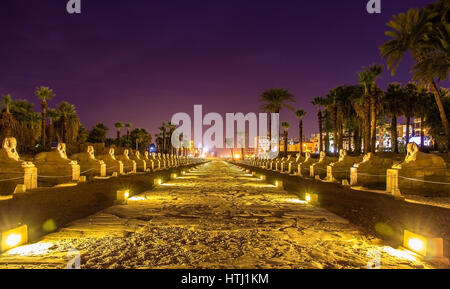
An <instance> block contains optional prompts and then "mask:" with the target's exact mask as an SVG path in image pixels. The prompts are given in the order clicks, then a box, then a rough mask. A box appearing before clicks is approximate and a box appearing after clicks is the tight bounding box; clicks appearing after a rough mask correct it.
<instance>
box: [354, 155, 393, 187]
mask: <svg viewBox="0 0 450 289" xmlns="http://www.w3.org/2000/svg"><path fill="white" fill-rule="evenodd" d="M393 163H394V161H393V160H392V159H389V158H381V157H379V156H377V155H375V154H373V153H367V154H365V155H364V157H363V160H362V162H360V163H356V164H354V165H353V167H352V168H350V185H352V186H354V185H361V186H365V187H369V188H374V189H378V188H380V189H381V188H386V171H387V170H388V169H389V168H390V167H392V164H393Z"/></svg>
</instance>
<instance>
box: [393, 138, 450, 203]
mask: <svg viewBox="0 0 450 289" xmlns="http://www.w3.org/2000/svg"><path fill="white" fill-rule="evenodd" d="M406 150H407V154H406V157H405V159H404V161H403V162H401V163H399V164H396V165H394V166H392V169H388V170H387V178H386V189H387V191H389V192H398V191H402V192H408V193H414V192H419V193H421V194H423V193H424V192H426V193H428V194H433V195H436V196H438V195H441V194H442V195H443V196H447V192H448V185H445V184H446V183H450V171H449V169H448V168H447V163H446V162H445V160H444V159H443V158H441V157H439V156H437V155H433V154H426V153H422V152H420V151H419V146H418V145H417V144H416V143H409V144H408V145H407V146H406ZM439 183H443V184H444V185H442V184H439Z"/></svg>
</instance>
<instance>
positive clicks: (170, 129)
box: [168, 121, 177, 154]
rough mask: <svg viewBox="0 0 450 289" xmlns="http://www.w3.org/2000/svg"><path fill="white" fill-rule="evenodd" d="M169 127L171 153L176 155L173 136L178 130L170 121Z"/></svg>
mask: <svg viewBox="0 0 450 289" xmlns="http://www.w3.org/2000/svg"><path fill="white" fill-rule="evenodd" d="M168 126H169V141H168V142H169V152H170V153H171V154H174V147H173V145H172V135H173V133H174V132H175V130H176V129H177V126H176V125H174V124H172V123H171V122H170V121H169V123H168Z"/></svg>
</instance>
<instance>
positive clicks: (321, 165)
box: [309, 152, 338, 178]
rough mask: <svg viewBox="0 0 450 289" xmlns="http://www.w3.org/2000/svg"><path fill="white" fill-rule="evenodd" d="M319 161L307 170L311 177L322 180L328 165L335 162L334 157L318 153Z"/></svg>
mask: <svg viewBox="0 0 450 289" xmlns="http://www.w3.org/2000/svg"><path fill="white" fill-rule="evenodd" d="M319 156H320V157H319V161H318V162H316V163H314V164H312V165H311V166H310V169H309V173H310V176H311V177H315V176H319V177H320V178H324V177H325V176H326V175H327V167H328V165H329V164H331V163H333V162H335V161H337V160H338V159H337V158H335V157H328V156H327V155H326V153H325V152H320V155H319Z"/></svg>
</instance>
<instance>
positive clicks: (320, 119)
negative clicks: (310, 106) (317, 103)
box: [317, 109, 324, 152]
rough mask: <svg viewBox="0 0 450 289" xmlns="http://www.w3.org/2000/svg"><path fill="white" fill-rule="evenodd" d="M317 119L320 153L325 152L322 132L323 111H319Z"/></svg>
mask: <svg viewBox="0 0 450 289" xmlns="http://www.w3.org/2000/svg"><path fill="white" fill-rule="evenodd" d="M317 119H318V120H319V152H321V151H323V150H324V148H323V139H322V138H323V132H322V111H321V110H320V109H319V112H318V113H317Z"/></svg>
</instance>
